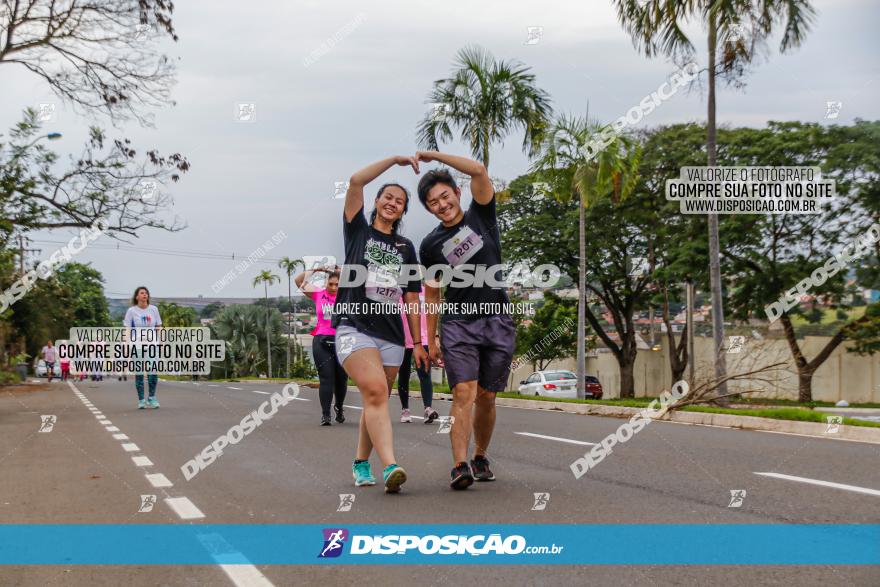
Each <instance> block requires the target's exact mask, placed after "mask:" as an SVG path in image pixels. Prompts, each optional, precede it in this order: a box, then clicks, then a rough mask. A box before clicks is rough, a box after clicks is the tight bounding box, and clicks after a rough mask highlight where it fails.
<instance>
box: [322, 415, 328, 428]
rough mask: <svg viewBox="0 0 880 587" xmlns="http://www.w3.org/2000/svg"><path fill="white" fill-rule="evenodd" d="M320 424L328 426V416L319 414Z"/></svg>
mask: <svg viewBox="0 0 880 587" xmlns="http://www.w3.org/2000/svg"><path fill="white" fill-rule="evenodd" d="M321 426H330V416H321Z"/></svg>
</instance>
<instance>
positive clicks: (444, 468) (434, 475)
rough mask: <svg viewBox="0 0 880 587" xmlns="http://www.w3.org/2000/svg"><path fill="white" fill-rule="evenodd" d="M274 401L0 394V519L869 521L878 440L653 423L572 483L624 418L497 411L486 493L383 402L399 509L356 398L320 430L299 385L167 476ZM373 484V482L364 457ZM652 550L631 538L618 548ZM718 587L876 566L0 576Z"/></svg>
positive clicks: (857, 579) (223, 387)
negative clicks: (45, 425) (363, 475)
mask: <svg viewBox="0 0 880 587" xmlns="http://www.w3.org/2000/svg"><path fill="white" fill-rule="evenodd" d="M281 388H282V386H281V385H274V384H263V385H257V384H252V383H247V382H242V383H215V384H208V383H204V382H203V383H200V384H198V385H196V384H192V383H189V382H166V381H163V382H161V383H160V384H159V394H158V397H159V399H160V401H161V404H162V407H161V408H160V409H158V410H137V409H136V396H135V393H134V386H133V383H132V382H131V381H130V380H129V381H128V382H127V383H126V382H117V381H115V380H114V381H103V382H91V381H84V382H77V383H76V384H75V385H74V388H71V387H70V386H68V385H67V384H63V383H58V382H55V383H52V384H50V385H32V386H26V387H18V388H15V391H10V390H8V389H5V390H2V391H0V465H2V476H0V519H2V523H4V524H10V523H22V524H46V523H55V524H91V523H94V524H133V523H147V524H149V523H161V524H203V523H210V524H226V523H228V524H247V523H261V524H282V523H283V524H326V525H330V526H333V525H344V524H356V523H364V524H397V523H410V524H412V523H444V524H457V523H467V524H474V523H506V524H544V523H547V524H551V523H553V524H634V523H694V524H719V523H872V524H877V523H880V472H878V471H880V468H878V466H877V465H878V462H880V458H878V457H880V446H878V445H872V444H866V443H857V442H847V441H839V440H833V439H824V438H809V437H801V436H794V435H784V434H773V433H765V432H754V431H741V430H732V429H725V428H714V427H700V426H689V425H682V424H675V423H667V422H655V423H652V424H651V425H650V426H647V427H646V428H645V429H643V430H642V431H641V432H640V433H639V434H637V435H636V436H634V437H633V438H632V439H631V440H630V441H629V442H627V443H626V444H624V445H618V446H617V447H615V449H614V452H613V454H611V455H609V456H608V457H607V458H606V459H605V460H604V461H602V462H601V463H600V464H599V465H598V466H597V467H596V468H595V469H594V470H591V471H590V472H589V473H588V474H587V475H585V476H584V477H582V478H581V479H575V478H574V476H573V475H572V473H571V471H570V469H569V465H570V463H571V462H572V461H574V460H575V459H576V458H578V457H579V456H581V455H583V454H584V452H587V451H589V449H590V448H591V445H590V444H589V443H597V442H599V441H600V440H601V439H602V438H603V437H605V436H606V435H608V434H610V433H612V432H614V431H615V429H616V428H617V427H618V426H619V425H620V424H621V422H622V421H621V420H616V419H610V418H600V417H592V416H580V415H575V414H566V413H561V412H549V411H538V410H525V409H517V408H498V410H499V412H498V420H497V426H496V432H495V436H494V439H493V442H492V446H491V447H490V454H489V457H490V459H491V461H492V466H493V470H494V472H495V475H496V477H497V478H498V480H497V481H496V482H494V483H483V484H475V485H474V486H473V487H471V488H470V489H469V490H467V491H464V492H453V491H452V490H450V489H449V487H448V480H449V469H450V468H451V465H452V463H451V452H450V447H449V437H448V436H447V435H444V434H438V433H437V430H438V426H437V425H436V424H434V425H430V426H427V425H424V424H422V421H421V420H419V419H414V421H413V423H410V424H401V423H399V422H397V416H398V415H399V402H398V400H397V398H396V397H393V398H392V399H391V404H390V405H391V409H392V417H393V421H394V439H395V449H396V453H397V458H398V461H399V462H400V464H401V465H403V466H404V467H405V468H406V470H407V473H408V476H409V481H408V482H407V483H406V484H405V485H404V489H403V491H402V493H400V494H398V495H385V494H384V493H383V492H382V490H381V487H378V486H377V487H373V488H354V487H353V486H352V479H351V459H352V458H353V454H354V449H355V442H356V437H357V418H358V416H359V409H358V407H359V406H360V404H361V401H360V395H359V394H358V393H357V391H356V390H350V392H349V396H348V399H347V401H346V404H347V406H349V407H348V408H347V410H346V411H347V415H348V418H349V420H348V421H347V422H346V423H345V424H342V425H336V424H335V423H334V425H333V426H331V427H320V426H318V421H319V412H320V410H319V406H318V403H317V390H314V389H310V388H303V389H302V391H301V393H300V396H299V399H298V400H296V401H292V402H290V404H288V405H287V406H284V407H282V408H280V410H279V412H278V413H277V414H276V415H275V416H274V417H273V418H272V419H271V420H269V421H267V422H264V423H263V424H262V425H261V426H260V427H258V428H257V429H256V430H255V431H254V432H253V433H251V434H250V435H249V436H247V437H246V438H244V439H243V440H242V441H241V442H239V443H238V444H237V445H235V446H232V447H229V448H228V449H226V450H225V451H224V454H223V455H222V456H221V457H220V458H218V459H217V460H216V461H215V462H214V463H212V464H211V465H210V466H208V467H207V468H206V469H205V470H203V471H201V472H200V473H199V474H198V475H196V476H195V477H194V478H192V479H191V480H189V481H187V480H186V479H185V478H184V475H183V473H182V472H181V469H180V467H181V465H183V464H184V463H185V462H186V461H187V460H189V459H191V458H192V457H193V456H194V455H196V454H197V453H199V452H200V451H201V450H202V449H203V448H204V447H205V446H206V445H207V444H209V443H211V442H212V441H213V440H215V439H216V438H217V437H218V436H220V435H222V434H225V433H226V432H227V431H228V430H229V428H230V427H231V426H233V425H234V424H236V423H238V422H239V421H240V420H241V419H242V418H243V417H244V416H245V415H246V414H248V413H249V412H250V411H252V410H254V409H255V408H256V407H257V406H258V405H259V404H260V403H262V402H263V401H265V400H266V399H267V398H268V397H269V394H271V393H273V392H275V391H279V390H281ZM77 391H78V392H79V393H81V394H82V397H80V396H79V395H77ZM83 398H85V399H83ZM89 404H91V405H89ZM449 405H450V404H449V402H447V401H442V400H441V401H436V403H435V408H436V409H437V410H438V411H439V412H440V413H441V414H443V415H446V414H448V412H449ZM412 407H413V408H414V409H413V413H414V414H416V415H420V414H421V402H420V400H418V399H416V398H413V400H412ZM49 414H51V415H55V416H56V420H55V423H54V427H53V428H52V431H51V432H49V433H40V432H38V430H39V428H40V426H41V415H49ZM114 429H118V430H114ZM373 470H374V474H378V473H379V472H380V471H381V469H380V465H379V463H378V460H377V459H376V458H375V457H374V459H373ZM756 473H770V474H772V475H770V476H768V475H758V474H756ZM162 475H164V477H165V478H164V479H162V477H161V476H162ZM778 475H782V476H784V477H779V476H778ZM795 478H796V479H795ZM804 480H807V481H804ZM164 481H167V483H165V482H164ZM828 483H837V484H844V485H845V486H847V487H845V488H840V487H834V486H830V485H828ZM156 485H159V486H158V487H157V486H156ZM740 489H744V490H746V494H745V497H744V499H743V500H742V503H741V505H740V506H739V507H729V506H730V505H731V490H740ZM535 493H549V501H548V503H547V505H546V508H545V509H543V510H534V509H533V507H534V506H535V498H534V494H535ZM149 494H153V495H156V496H157V502H156V505H155V506H154V507H153V509H152V511H150V512H139V511H138V510H139V508H141V495H149ZM340 494H355V496H356V497H355V501H354V503H353V506H352V508H351V510H350V511H347V512H338V511H337V508H338V507H339V503H340V498H339V495H340ZM166 499H170V500H171V501H165V500H166ZM663 546H664V545H660V544H655V543H652V542H650V541H649V540H646V541H645V542H644V543H642V544H622V545H620V548H621V549H653V548H661V547H663ZM131 547H132V548H137V549H149V548H150V544H133V545H131ZM723 547H724V545H719V548H723ZM465 573H467V574H466V575H465ZM732 573H735V576H736V579H737V580H738V581H740V582H744V583H752V584H758V585H823V586H826V585H835V584H851V585H878V584H880V570H878V568H877V567H867V566H828V565H808V566H782V565H780V566H755V567H747V566H736V567H730V566H651V565H639V566H610V565H608V566H606V565H602V566H580V567H575V566H528V567H516V566H508V567H500V566H492V567H485V566H484V567H470V568H467V569H466V570H465V569H461V568H458V567H449V566H430V567H418V566H411V565H408V566H370V567H362V566H334V567H328V566H317V565H316V566H308V567H303V566H265V565H257V566H247V565H245V566H240V567H235V568H225V569H224V568H221V567H220V566H217V565H214V566H211V565H200V566H187V567H182V566H153V565H146V566H62V565H53V566H41V567H26V566H14V567H0V585H40V586H45V585H89V586H92V585H120V584H126V585H129V586H132V587H133V586H140V585H145V586H146V585H151V586H152V585H269V584H272V585H278V586H280V585H306V584H316V585H349V584H353V583H355V581H358V582H360V583H362V584H363V583H364V582H366V584H383V585H409V584H413V583H418V584H426V585H450V584H459V583H460V582H462V581H468V582H475V583H477V582H478V584H485V585H505V586H510V585H585V584H591V585H718V584H723V583H728V582H729V581H730V578H731V574H732Z"/></svg>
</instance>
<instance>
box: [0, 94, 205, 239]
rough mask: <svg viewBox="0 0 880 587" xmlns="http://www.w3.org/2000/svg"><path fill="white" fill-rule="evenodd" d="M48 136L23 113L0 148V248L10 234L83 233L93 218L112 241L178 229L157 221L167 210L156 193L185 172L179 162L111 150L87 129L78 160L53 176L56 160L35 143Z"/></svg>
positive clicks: (125, 145) (123, 144)
mask: <svg viewBox="0 0 880 587" xmlns="http://www.w3.org/2000/svg"><path fill="white" fill-rule="evenodd" d="M47 136H48V135H46V134H45V131H43V130H42V127H41V125H40V123H39V122H38V121H37V114H36V112H35V111H34V110H32V109H28V110H26V111H25V116H24V118H23V120H22V121H21V122H19V123H18V124H17V125H16V126H15V127H14V128H13V129H12V130H11V131H10V133H9V137H10V138H9V141H8V143H3V142H0V216H2V218H3V221H2V223H0V243H4V242H6V240H8V238H9V237H10V236H11V235H12V234H13V233H16V232H18V233H21V232H27V231H30V230H36V229H57V228H84V227H89V226H91V225H92V224H94V223H95V221H96V220H98V219H99V218H101V219H104V220H106V221H107V222H108V224H109V232H110V233H111V234H124V235H131V236H134V235H136V233H137V230H139V229H141V228H161V229H164V230H169V231H177V230H181V229H182V228H183V226H182V225H181V224H180V223H179V222H178V221H177V220H176V219H175V220H173V221H172V222H170V223H168V222H166V221H165V220H164V219H162V218H160V217H159V213H160V212H161V211H162V210H164V209H165V208H167V207H168V206H170V205H171V203H172V201H171V198H170V196H168V194H167V193H165V192H164V191H163V190H162V186H163V185H165V184H167V183H168V182H169V181H171V182H176V181H178V180H179V179H180V174H181V173H185V172H186V171H188V170H189V162H188V161H187V160H186V159H185V158H184V157H182V156H181V155H180V154H177V153H175V154H173V155H170V156H168V157H164V156H162V155H160V154H159V153H158V152H157V151H148V152H147V153H145V154H144V156H142V157H139V156H138V154H137V152H136V151H135V150H134V149H132V148H131V145H130V141H129V140H128V139H122V140H114V141H112V144H111V143H110V141H109V139H108V138H107V136H106V135H105V133H104V131H103V130H101V129H100V128H98V127H91V129H90V134H89V139H88V141H87V142H86V144H85V146H84V147H83V151H82V152H81V153H80V155H79V157H71V159H70V163H69V168H68V169H67V170H65V171H63V172H61V173H59V172H58V170H57V167H58V156H57V155H56V154H55V152H53V151H51V150H49V149H47V148H46V147H45V146H44V145H42V144H40V142H39V141H40V139H43V138H46V137H47ZM105 143H106V144H105Z"/></svg>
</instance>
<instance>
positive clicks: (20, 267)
mask: <svg viewBox="0 0 880 587" xmlns="http://www.w3.org/2000/svg"><path fill="white" fill-rule="evenodd" d="M24 245H25V238H24V235H21V234H20V235H18V274H19V275H24V256H25V254H26V253H39V252H40V249H27V248H25V246H24Z"/></svg>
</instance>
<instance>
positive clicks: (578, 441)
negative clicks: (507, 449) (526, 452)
mask: <svg viewBox="0 0 880 587" xmlns="http://www.w3.org/2000/svg"><path fill="white" fill-rule="evenodd" d="M514 434H519V435H520V436H531V437H532V438H543V439H544V440H555V441H556V442H565V443H567V444H579V445H581V446H596V443H595V442H584V441H583V440H572V439H571V438H559V437H558V436H545V435H543V434H533V433H531V432H514Z"/></svg>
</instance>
